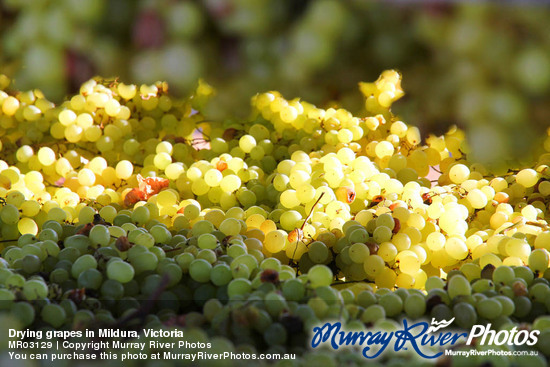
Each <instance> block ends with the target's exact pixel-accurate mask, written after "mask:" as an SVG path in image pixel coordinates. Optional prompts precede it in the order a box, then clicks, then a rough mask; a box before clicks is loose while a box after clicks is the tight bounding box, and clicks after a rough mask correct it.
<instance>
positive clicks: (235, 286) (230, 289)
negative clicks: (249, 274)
mask: <svg viewBox="0 0 550 367" xmlns="http://www.w3.org/2000/svg"><path fill="white" fill-rule="evenodd" d="M251 290H252V283H251V282H250V280H248V279H244V278H239V279H233V280H232V281H230V282H229V284H228V285H227V294H228V296H229V297H230V298H234V297H235V296H239V295H245V294H247V293H249V292H250V291H251Z"/></svg>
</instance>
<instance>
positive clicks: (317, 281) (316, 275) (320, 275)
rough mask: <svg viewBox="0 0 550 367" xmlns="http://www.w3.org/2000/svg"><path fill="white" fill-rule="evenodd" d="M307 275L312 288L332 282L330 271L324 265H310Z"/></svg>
mask: <svg viewBox="0 0 550 367" xmlns="http://www.w3.org/2000/svg"><path fill="white" fill-rule="evenodd" d="M307 275H308V279H309V281H310V282H311V286H312V287H313V288H317V287H321V286H325V285H330V284H331V283H332V277H333V274H332V271H331V270H330V269H329V268H328V267H326V266H324V265H314V266H312V267H311V268H310V269H309V271H308V273H307Z"/></svg>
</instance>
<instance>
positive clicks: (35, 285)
mask: <svg viewBox="0 0 550 367" xmlns="http://www.w3.org/2000/svg"><path fill="white" fill-rule="evenodd" d="M23 295H24V296H25V298H26V299H27V300H29V301H33V300H37V299H44V298H46V297H47V296H48V286H47V285H46V283H44V282H43V281H41V280H37V279H31V280H27V281H26V282H25V284H24V285H23Z"/></svg>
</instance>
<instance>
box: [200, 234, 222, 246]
mask: <svg viewBox="0 0 550 367" xmlns="http://www.w3.org/2000/svg"><path fill="white" fill-rule="evenodd" d="M197 244H198V246H199V247H200V248H201V249H211V250H213V249H215V248H216V247H217V246H218V239H217V238H216V236H214V235H213V234H211V233H204V234H201V235H200V236H199V238H198V240H197Z"/></svg>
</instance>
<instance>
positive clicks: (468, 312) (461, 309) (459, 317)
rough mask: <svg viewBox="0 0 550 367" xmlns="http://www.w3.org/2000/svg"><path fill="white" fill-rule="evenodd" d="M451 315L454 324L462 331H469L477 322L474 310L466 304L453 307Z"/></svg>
mask: <svg viewBox="0 0 550 367" xmlns="http://www.w3.org/2000/svg"><path fill="white" fill-rule="evenodd" d="M453 314H454V317H455V322H456V324H457V325H458V326H459V327H461V328H463V329H470V328H471V327H472V326H473V325H475V324H476V322H477V314H476V309H475V308H474V306H472V305H471V304H469V303H467V302H459V303H457V304H456V305H454V306H453Z"/></svg>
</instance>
